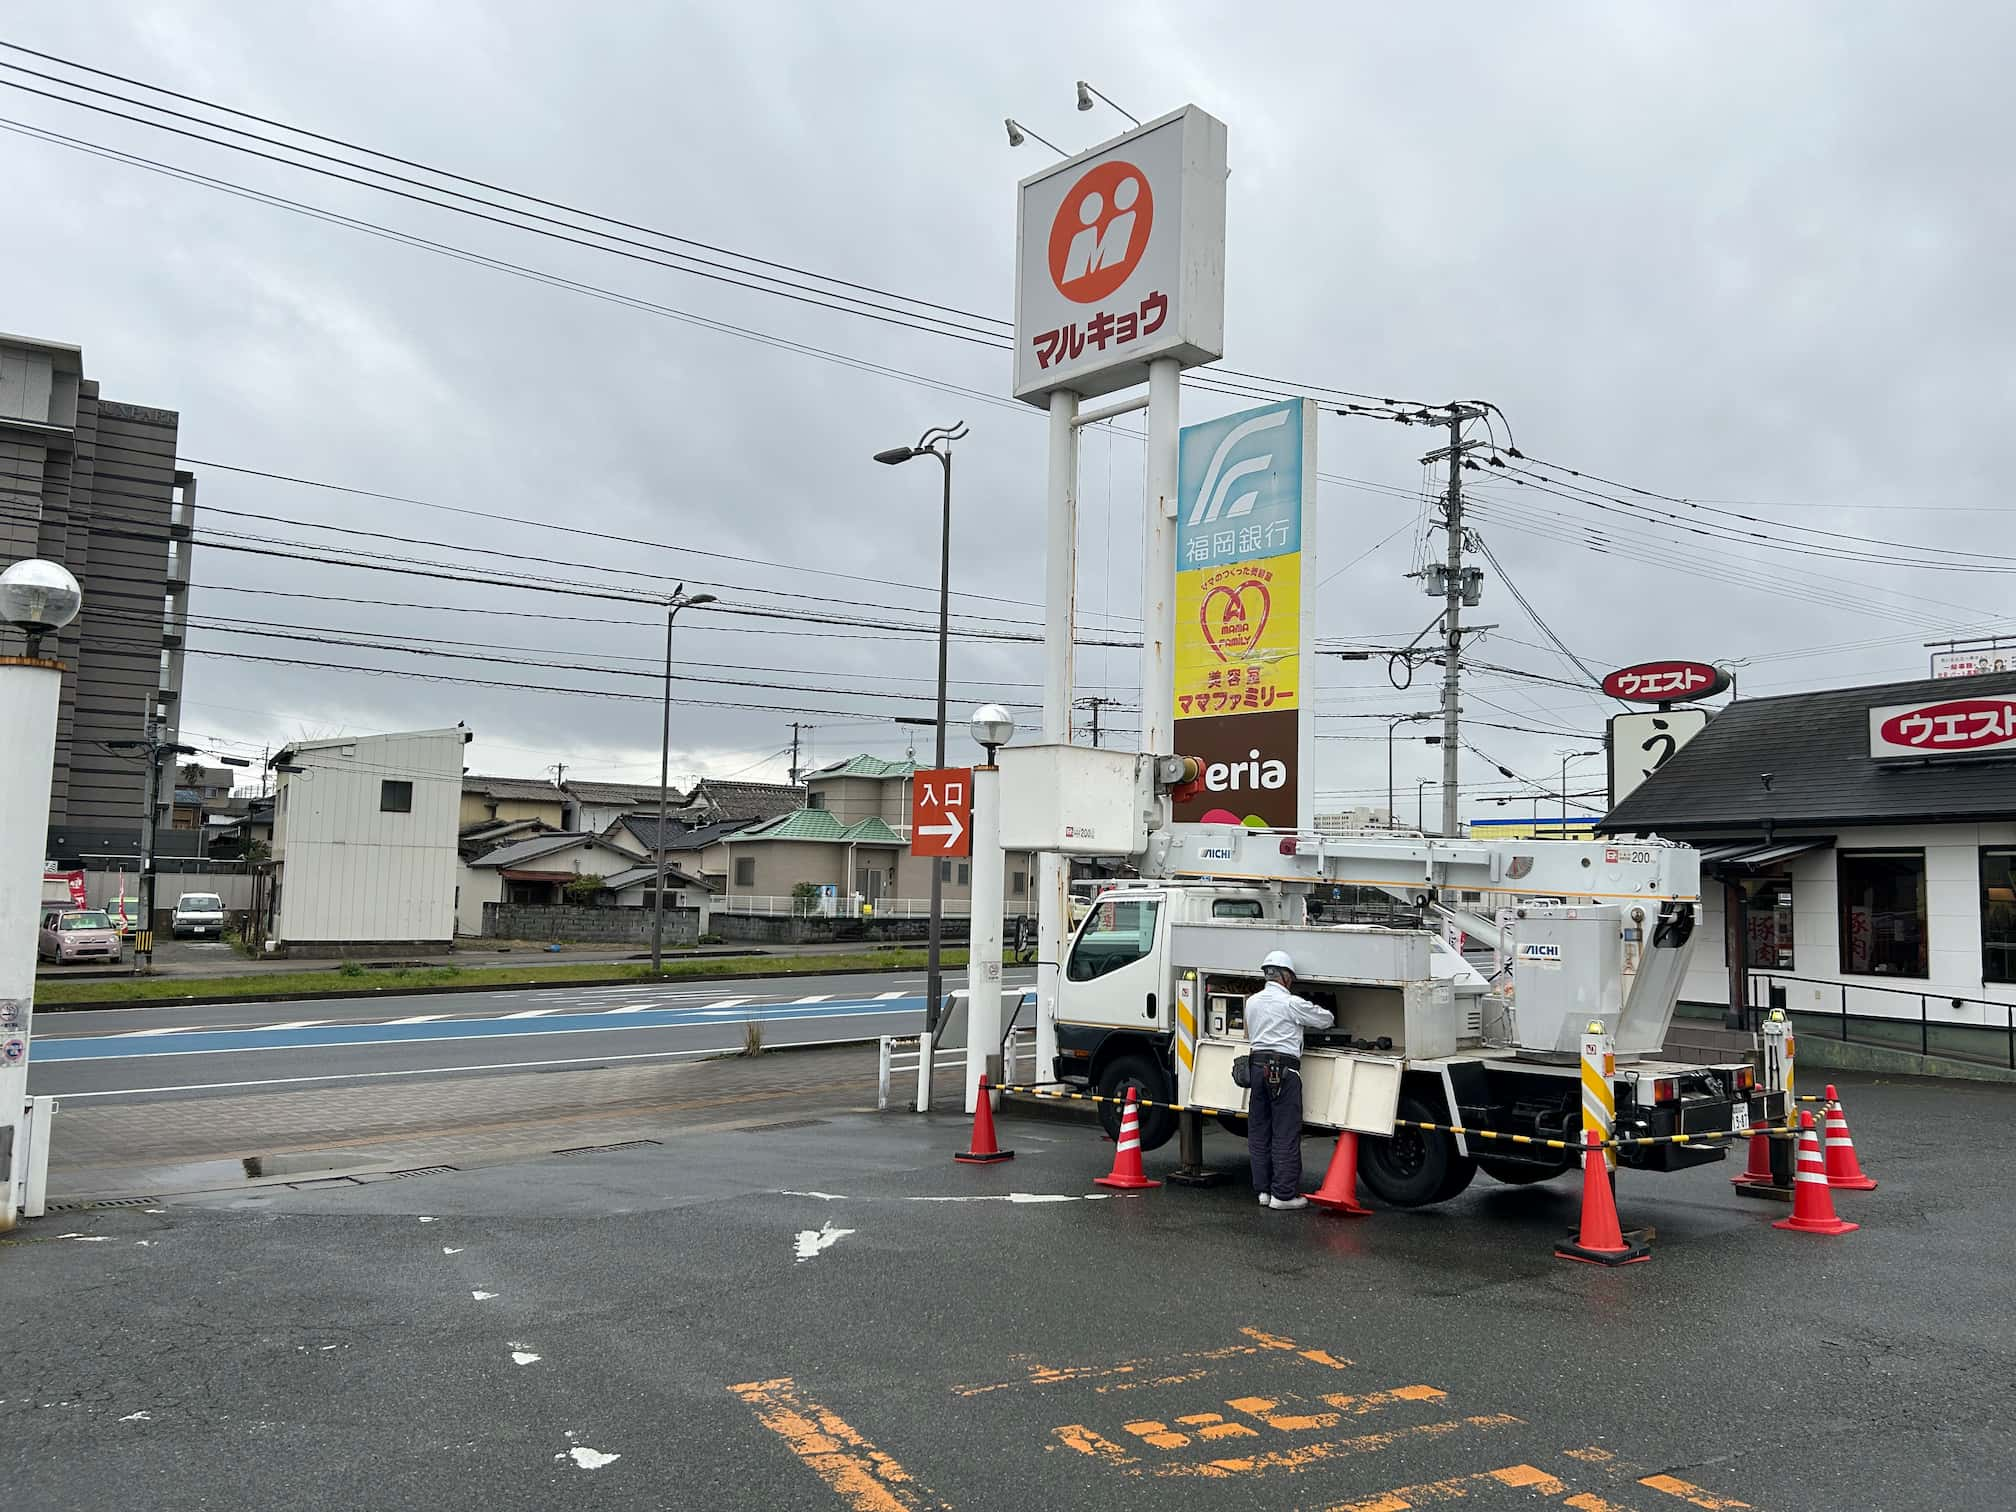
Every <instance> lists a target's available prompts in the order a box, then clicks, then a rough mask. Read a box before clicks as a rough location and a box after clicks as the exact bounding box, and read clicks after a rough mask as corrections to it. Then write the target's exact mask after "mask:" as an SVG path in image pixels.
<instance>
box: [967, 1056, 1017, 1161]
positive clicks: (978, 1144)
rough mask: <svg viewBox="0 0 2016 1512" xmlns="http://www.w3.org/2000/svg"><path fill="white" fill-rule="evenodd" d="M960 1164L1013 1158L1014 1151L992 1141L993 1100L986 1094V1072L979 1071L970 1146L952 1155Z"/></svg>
mask: <svg viewBox="0 0 2016 1512" xmlns="http://www.w3.org/2000/svg"><path fill="white" fill-rule="evenodd" d="M952 1158H953V1159H954V1160H956V1161H958V1162H959V1163H960V1164H962V1165H992V1164H994V1162H995V1161H997V1160H1013V1159H1014V1158H1015V1152H1014V1151H1013V1150H1004V1149H1002V1148H1001V1146H1000V1145H998V1144H996V1143H995V1142H994V1100H993V1099H992V1098H991V1097H989V1096H988V1095H987V1073H986V1072H984V1071H983V1072H981V1073H980V1092H979V1097H978V1100H977V1101H976V1102H975V1103H974V1104H973V1140H972V1148H971V1149H968V1150H964V1151H962V1152H960V1153H959V1154H957V1155H954V1156H953V1157H952Z"/></svg>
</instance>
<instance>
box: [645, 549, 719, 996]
mask: <svg viewBox="0 0 2016 1512" xmlns="http://www.w3.org/2000/svg"><path fill="white" fill-rule="evenodd" d="M713 602H714V595H713V594H711V593H688V592H687V591H686V585H685V584H684V583H681V584H680V585H679V586H678V587H677V588H675V589H673V590H672V597H671V598H669V599H667V600H666V602H665V698H664V721H663V724H662V726H661V728H660V730H659V736H658V836H657V841H656V843H655V844H654V845H653V846H652V847H651V849H652V850H653V852H654V853H655V854H656V855H657V858H658V860H657V879H656V882H655V884H654V886H653V889H652V893H651V974H652V975H653V976H656V975H658V973H659V972H660V971H661V970H663V969H664V960H665V810H666V806H667V805H666V798H667V796H668V795H669V793H670V790H671V782H672V621H673V620H675V619H677V618H678V617H679V611H680V610H681V609H686V608H690V607H691V606H692V605H694V604H711V603H713Z"/></svg>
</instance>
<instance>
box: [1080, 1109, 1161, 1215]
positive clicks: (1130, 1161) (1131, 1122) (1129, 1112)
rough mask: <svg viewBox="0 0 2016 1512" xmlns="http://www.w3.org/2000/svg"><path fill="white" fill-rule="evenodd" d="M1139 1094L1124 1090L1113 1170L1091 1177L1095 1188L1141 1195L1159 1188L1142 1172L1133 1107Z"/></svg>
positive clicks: (1138, 1119)
mask: <svg viewBox="0 0 2016 1512" xmlns="http://www.w3.org/2000/svg"><path fill="white" fill-rule="evenodd" d="M1139 1095H1140V1094H1139V1093H1138V1092H1137V1091H1136V1089H1135V1088H1133V1087H1131V1086H1130V1087H1129V1088H1128V1089H1127V1104H1126V1107H1125V1108H1124V1109H1122V1111H1121V1114H1120V1139H1119V1141H1118V1142H1117V1143H1116V1144H1115V1145H1114V1146H1113V1169H1112V1170H1111V1171H1110V1172H1109V1173H1108V1174H1106V1175H1104V1176H1098V1177H1094V1178H1093V1185H1094V1186H1103V1187H1117V1188H1118V1189H1119V1190H1121V1191H1123V1192H1140V1191H1145V1190H1147V1189H1148V1188H1149V1187H1158V1186H1160V1185H1162V1183H1161V1182H1159V1181H1150V1180H1149V1179H1148V1173H1147V1172H1145V1171H1143V1170H1142V1169H1141V1109H1140V1108H1139V1107H1138V1106H1137V1105H1136V1104H1137V1099H1138V1097H1139Z"/></svg>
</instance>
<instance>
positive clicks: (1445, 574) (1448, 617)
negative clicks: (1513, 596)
mask: <svg viewBox="0 0 2016 1512" xmlns="http://www.w3.org/2000/svg"><path fill="white" fill-rule="evenodd" d="M1483 413H1484V412H1483V411H1482V410H1481V409H1478V408H1477V407H1476V406H1475V405H1469V404H1452V405H1450V406H1449V445H1448V446H1447V447H1445V448H1444V449H1443V450H1441V451H1435V452H1430V453H1429V454H1428V455H1427V456H1426V457H1424V458H1422V460H1423V461H1424V462H1434V461H1438V460H1441V459H1443V458H1446V459H1447V460H1448V463H1449V491H1448V493H1447V494H1446V495H1444V497H1443V501H1442V513H1443V519H1442V526H1443V529H1444V531H1445V534H1446V553H1445V557H1444V561H1443V565H1442V567H1441V569H1440V571H1439V572H1437V573H1431V574H1430V576H1429V591H1430V592H1431V593H1432V592H1434V591H1435V590H1436V589H1437V588H1439V589H1440V590H1441V598H1442V833H1443V834H1445V835H1454V834H1456V833H1457V825H1458V823H1459V820H1458V816H1457V810H1458V808H1459V806H1460V799H1461V793H1460V792H1459V790H1458V788H1457V785H1456V769H1457V765H1458V762H1459V759H1460V757H1461V756H1462V737H1461V729H1460V716H1461V714H1462V703H1461V691H1462V675H1461V670H1460V669H1461V663H1462V656H1463V621H1462V615H1463V606H1464V605H1465V604H1469V605H1471V606H1472V607H1474V606H1475V605H1476V604H1477V602H1478V599H1479V598H1480V596H1481V588H1482V584H1483V578H1484V575H1483V573H1482V572H1479V571H1477V570H1476V569H1475V568H1472V569H1471V571H1470V573H1469V574H1466V573H1465V572H1464V569H1463V453H1464V452H1465V451H1466V450H1468V449H1469V448H1468V447H1467V446H1466V445H1465V443H1464V440H1463V427H1464V425H1465V424H1467V423H1468V422H1469V421H1472V420H1476V419H1479V418H1481V417H1482V416H1483ZM1473 444H1474V443H1473Z"/></svg>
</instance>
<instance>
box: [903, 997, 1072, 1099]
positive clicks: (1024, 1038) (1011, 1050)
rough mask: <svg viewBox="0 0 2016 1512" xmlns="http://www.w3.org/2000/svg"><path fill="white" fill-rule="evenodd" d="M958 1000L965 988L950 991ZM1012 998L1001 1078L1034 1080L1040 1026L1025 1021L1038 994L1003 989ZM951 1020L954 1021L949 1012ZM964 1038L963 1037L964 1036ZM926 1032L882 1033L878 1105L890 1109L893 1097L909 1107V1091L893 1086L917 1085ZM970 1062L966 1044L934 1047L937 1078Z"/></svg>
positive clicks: (1003, 1038)
mask: <svg viewBox="0 0 2016 1512" xmlns="http://www.w3.org/2000/svg"><path fill="white" fill-rule="evenodd" d="M949 996H950V997H951V999H952V1000H953V1002H954V1003H955V1004H956V1002H957V1000H959V999H962V998H964V997H965V996H966V994H965V993H964V992H963V991H960V992H956V993H952V994H950V995H949ZM1011 998H1012V999H1013V1001H1014V1007H1013V1009H1012V1010H1011V1012H1010V1013H1009V1016H1008V1023H1007V1026H1006V1027H1005V1028H1004V1030H1003V1031H1002V1035H1001V1080H1002V1081H1003V1082H1015V1081H1033V1080H1035V1079H1036V1026H1035V1024H1034V1023H1024V1022H1022V1019H1023V1016H1024V1014H1025V1012H1026V1013H1028V1014H1030V1015H1033V1014H1034V1013H1035V1011H1036V994H1035V993H1034V992H1023V993H1021V994H1019V995H1016V994H1010V993H1006V992H1004V993H1002V995H1001V999H1002V1002H1003V1004H1004V1005H1006V1004H1007V1003H1008V1002H1009V1001H1010V1000H1011ZM947 1022H948V1023H950V1022H954V1020H953V1019H952V1018H951V1017H950V1015H949V1014H948V1017H947ZM962 1039H963V1037H962ZM923 1045H924V1041H923V1036H922V1035H917V1034H885V1035H883V1036H882V1038H881V1041H880V1044H879V1051H878V1057H877V1062H876V1067H875V1106H876V1108H877V1109H879V1110H881V1111H883V1112H887V1111H888V1109H889V1105H890V1100H891V1097H892V1096H893V1097H894V1099H895V1101H896V1102H897V1103H899V1104H901V1105H903V1106H905V1107H908V1106H909V1105H910V1103H911V1101H912V1095H911V1093H910V1092H909V1091H907V1090H905V1091H897V1092H894V1093H892V1091H891V1088H892V1087H894V1088H904V1089H913V1088H915V1087H916V1085H917V1070H918V1067H919V1066H920V1065H921V1064H922V1062H923ZM965 1065H966V1046H965V1044H964V1043H963V1042H962V1043H960V1044H957V1045H952V1044H942V1045H933V1046H932V1047H931V1073H932V1077H933V1080H934V1081H935V1080H936V1077H937V1074H938V1071H939V1070H940V1069H941V1068H943V1067H948V1066H949V1067H951V1068H953V1069H955V1070H961V1071H963V1070H964V1068H965Z"/></svg>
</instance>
